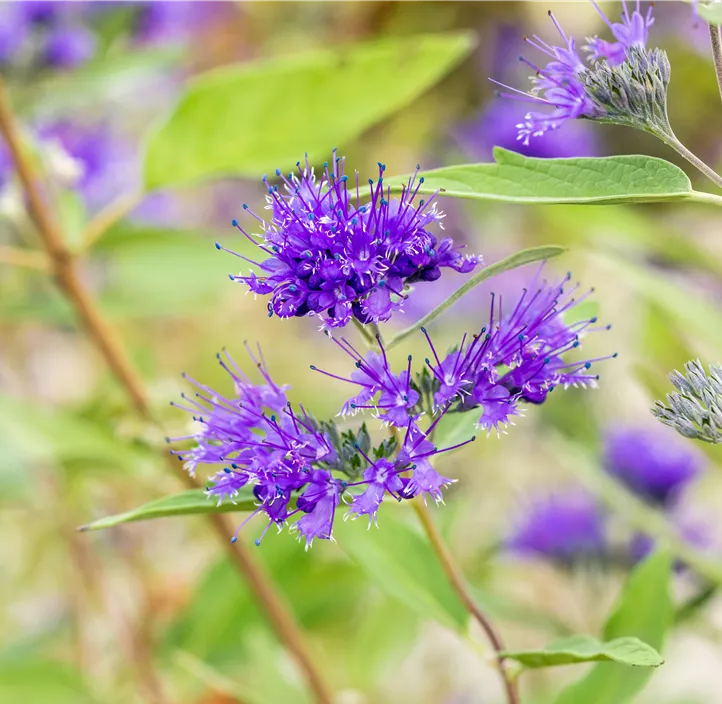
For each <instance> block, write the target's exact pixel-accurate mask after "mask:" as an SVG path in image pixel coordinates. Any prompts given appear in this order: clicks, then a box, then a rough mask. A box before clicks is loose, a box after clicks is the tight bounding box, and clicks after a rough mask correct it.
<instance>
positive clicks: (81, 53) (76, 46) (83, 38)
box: [44, 26, 96, 68]
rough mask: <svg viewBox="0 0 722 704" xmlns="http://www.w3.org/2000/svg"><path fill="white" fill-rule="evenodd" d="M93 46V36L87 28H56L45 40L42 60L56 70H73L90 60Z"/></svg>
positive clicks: (93, 49) (93, 51)
mask: <svg viewBox="0 0 722 704" xmlns="http://www.w3.org/2000/svg"><path fill="white" fill-rule="evenodd" d="M95 44H96V42H95V35H94V34H93V33H92V32H91V31H90V30H89V29H88V28H87V27H82V26H75V27H62V26H61V27H57V28H55V29H53V30H52V31H51V32H50V34H49V35H48V37H47V39H46V43H45V49H44V60H45V62H46V63H47V64H48V65H50V66H55V67H56V68H74V67H76V66H79V65H81V64H84V63H85V62H86V61H88V60H89V59H90V58H92V56H93V54H94V53H95Z"/></svg>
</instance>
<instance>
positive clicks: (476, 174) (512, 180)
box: [384, 147, 706, 204]
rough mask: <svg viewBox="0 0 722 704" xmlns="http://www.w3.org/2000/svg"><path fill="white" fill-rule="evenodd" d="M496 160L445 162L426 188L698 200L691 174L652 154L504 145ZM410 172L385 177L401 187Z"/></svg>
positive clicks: (586, 199)
mask: <svg viewBox="0 0 722 704" xmlns="http://www.w3.org/2000/svg"><path fill="white" fill-rule="evenodd" d="M494 159H495V160H496V162H495V163H489V164H460V165H458V166H445V167H443V168H440V169H435V170H433V171H427V172H425V173H424V174H423V176H424V183H423V184H422V185H421V188H420V192H421V193H435V192H436V191H440V195H443V196H449V197H452V198H471V199H475V200H494V201H503V202H507V203H573V204H581V203H591V204H594V203H598V204H614V203H648V202H657V201H670V200H685V199H697V198H698V197H699V196H706V194H697V193H696V192H695V191H693V190H692V184H691V183H690V180H689V178H688V177H687V175H686V174H685V173H684V171H682V170H681V169H679V168H678V167H676V166H675V165H674V164H670V163H669V162H668V161H664V159H657V158H654V157H649V156H640V155H633V156H610V157H603V158H597V157H584V158H581V157H580V158H573V159H537V158H532V157H526V156H522V155H521V154H517V153H516V152H511V151H507V150H506V149H502V148H500V147H496V148H495V149H494ZM408 179H409V177H408V176H394V177H391V178H386V179H384V183H385V184H386V185H387V186H391V188H392V190H400V188H401V187H402V185H403V184H405V183H407V182H408Z"/></svg>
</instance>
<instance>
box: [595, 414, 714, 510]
mask: <svg viewBox="0 0 722 704" xmlns="http://www.w3.org/2000/svg"><path fill="white" fill-rule="evenodd" d="M703 465H704V456H703V455H702V454H701V453H700V452H698V451H697V450H696V448H694V447H691V446H689V445H687V444H686V443H685V442H684V441H683V440H681V439H680V438H678V437H676V436H675V435H674V434H673V433H672V432H671V431H668V430H664V429H662V428H659V429H658V430H655V429H652V430H649V429H646V428H634V427H632V428H630V427H627V426H622V425H620V426H616V427H613V428H610V429H609V430H608V431H607V432H606V433H605V437H604V466H605V468H606V470H607V471H608V472H609V473H610V474H612V475H613V476H615V477H617V479H619V480H620V481H621V482H623V483H624V484H625V485H626V486H627V487H629V488H630V489H631V490H632V491H634V492H635V493H636V494H638V495H639V496H641V497H642V498H644V499H646V500H648V501H650V502H652V503H655V504H659V505H662V506H669V505H670V504H671V503H672V502H673V501H674V500H675V499H676V498H677V497H678V496H679V493H680V491H681V490H682V489H683V488H684V487H685V486H686V485H687V484H689V483H690V482H691V481H692V480H693V479H695V478H696V477H697V476H698V475H699V473H700V471H701V469H702V466H703Z"/></svg>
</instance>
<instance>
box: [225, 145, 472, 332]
mask: <svg viewBox="0 0 722 704" xmlns="http://www.w3.org/2000/svg"><path fill="white" fill-rule="evenodd" d="M297 167H298V174H294V173H291V174H288V176H283V175H282V174H281V172H280V171H277V172H276V175H277V176H278V177H279V178H280V179H281V181H282V190H279V188H278V186H271V185H270V184H269V182H268V180H267V179H266V178H265V177H264V183H265V184H266V187H267V189H268V195H267V201H268V209H269V210H270V211H271V220H270V222H267V221H265V220H263V219H261V218H260V217H258V216H257V215H255V214H254V213H253V212H251V211H250V210H248V208H247V206H245V205H244V208H245V209H246V210H247V211H248V212H249V213H250V214H251V215H252V216H253V217H254V218H255V219H256V220H257V221H258V222H259V223H260V225H261V229H262V236H263V243H261V244H259V243H258V242H256V240H255V239H253V237H251V235H249V234H248V233H247V232H246V231H245V230H243V229H242V228H241V227H240V225H239V224H238V223H237V221H235V220H234V221H233V224H234V226H235V227H237V228H238V229H239V230H240V231H241V232H242V233H243V234H244V235H245V236H246V237H247V238H248V239H249V240H250V241H252V242H253V243H254V244H256V245H257V246H258V247H259V249H260V250H261V251H262V252H263V253H264V254H266V255H267V258H266V259H264V260H263V261H261V262H260V263H257V262H254V261H252V260H249V259H246V258H245V257H242V256H241V255H239V254H237V255H236V256H239V257H241V258H242V259H244V260H246V261H248V262H249V263H251V264H253V265H255V266H257V267H258V269H259V270H260V274H256V273H255V272H254V273H251V274H249V275H239V276H232V277H231V279H232V280H234V281H238V282H240V283H243V284H245V285H247V286H248V288H249V289H250V290H251V291H253V292H254V293H257V294H261V295H270V296H271V300H270V302H269V303H268V311H269V315H272V314H274V313H275V314H276V315H278V316H279V317H281V318H289V317H292V316H305V315H317V316H319V317H320V318H321V319H322V321H323V324H324V325H327V326H329V327H342V326H345V325H347V324H348V323H349V322H350V321H351V319H352V318H354V317H355V318H356V319H357V320H358V321H360V322H361V323H364V324H366V323H378V322H381V321H385V320H388V319H389V318H390V317H391V314H392V313H393V312H394V311H398V310H400V309H401V307H402V304H403V301H404V299H405V298H406V294H405V292H404V287H405V286H406V285H407V284H412V283H414V282H417V281H435V280H436V279H438V278H439V276H440V275H441V269H442V268H443V267H450V268H452V269H455V270H456V271H459V272H461V273H468V272H470V271H471V270H472V269H473V268H474V267H475V266H476V265H477V264H478V263H479V262H480V258H479V257H475V256H463V255H462V254H460V252H459V251H458V249H457V248H455V247H454V245H453V242H452V240H451V239H450V238H448V237H447V238H443V239H441V240H439V239H437V237H436V236H435V235H434V234H432V232H431V231H430V229H429V228H430V227H431V226H432V225H435V224H439V223H440V221H441V218H442V217H443V216H442V214H441V213H440V212H439V211H438V210H437V208H436V204H435V199H434V196H431V197H430V198H428V199H427V200H424V199H420V200H417V195H418V191H419V188H420V186H421V184H422V183H423V181H424V179H423V177H420V178H419V177H418V167H417V172H416V173H415V174H414V176H413V178H412V179H411V181H410V182H409V183H408V185H407V186H405V187H404V189H403V190H402V192H401V194H400V195H399V197H398V198H392V197H391V192H390V189H387V188H385V186H384V179H383V174H384V170H385V168H386V167H385V166H384V165H383V164H379V177H378V180H377V181H375V182H374V181H373V180H372V179H369V181H368V199H369V200H368V202H366V203H362V196H361V187H360V184H359V177H358V174H356V178H355V184H352V185H349V183H348V176H347V175H345V174H344V160H343V159H342V158H339V157H337V156H336V152H335V151H334V152H333V160H332V162H331V164H330V165H329V164H328V163H325V164H324V166H323V174H322V176H321V178H320V179H317V178H316V176H315V174H314V171H313V169H312V168H311V167H310V165H309V164H308V160H307V161H306V163H305V165H304V166H301V164H300V162H299V163H298V164H297ZM216 246H217V247H218V248H219V249H224V248H223V247H221V245H220V244H218V245H216ZM226 251H230V250H226ZM232 253H233V254H235V252H232Z"/></svg>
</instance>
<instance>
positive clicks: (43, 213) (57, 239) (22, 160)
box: [0, 79, 148, 415]
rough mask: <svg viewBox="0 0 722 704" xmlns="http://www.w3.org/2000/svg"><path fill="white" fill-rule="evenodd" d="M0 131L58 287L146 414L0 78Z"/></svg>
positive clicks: (138, 388)
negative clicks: (44, 191) (46, 199)
mask: <svg viewBox="0 0 722 704" xmlns="http://www.w3.org/2000/svg"><path fill="white" fill-rule="evenodd" d="M0 133H2V136H3V137H4V139H5V142H6V144H7V146H8V149H9V150H10V154H11V155H12V159H13V162H14V164H15V169H16V171H17V175H18V177H19V179H20V182H21V184H22V186H23V190H24V191H25V196H26V199H27V203H28V211H29V213H30V217H31V218H32V219H33V222H34V223H35V226H36V227H37V229H38V233H39V234H40V238H41V239H42V241H43V245H44V246H45V249H46V250H47V253H48V256H49V258H50V261H51V267H52V270H53V272H54V274H55V278H56V280H57V282H58V286H60V288H61V289H62V290H63V292H64V293H65V295H66V296H67V297H68V299H69V300H70V301H71V302H72V304H73V305H74V307H75V309H76V311H77V313H78V316H79V317H80V319H81V320H82V322H83V325H84V326H85V328H86V329H87V330H88V333H89V334H90V336H91V337H92V338H93V340H94V341H95V343H96V345H97V346H98V348H99V349H100V351H101V353H102V355H103V357H104V358H105V361H106V362H107V363H108V366H109V367H110V368H111V369H112V370H113V372H114V374H115V375H116V376H117V377H118V379H119V380H120V382H121V383H122V384H123V386H124V387H125V388H126V389H127V390H128V393H129V394H130V395H131V397H132V398H133V403H134V405H135V406H136V408H138V409H139V410H140V411H141V412H142V413H143V414H144V415H147V412H148V406H147V404H146V400H145V394H144V393H143V386H142V383H141V380H140V378H139V377H138V375H137V374H136V372H135V370H134V369H133V367H132V365H131V363H130V361H129V359H128V358H127V356H126V355H125V352H124V351H123V347H122V346H121V345H120V342H119V340H118V339H117V338H116V335H115V331H114V330H113V329H112V328H111V327H110V326H109V325H108V323H107V322H106V321H105V319H104V318H103V316H102V314H101V313H100V311H99V310H98V308H97V306H96V304H95V301H94V300H93V298H92V297H91V296H90V294H89V293H88V290H87V289H86V288H85V286H84V285H83V284H82V282H81V281H80V278H79V276H78V271H77V262H76V260H75V258H74V257H73V256H72V254H71V252H70V251H69V250H68V247H67V245H66V242H65V239H64V237H63V234H62V232H61V231H60V229H59V228H58V227H57V225H56V223H55V221H54V220H53V218H52V217H51V216H50V211H49V209H48V208H46V207H45V206H44V204H43V199H42V197H41V188H40V184H39V182H38V181H37V179H36V177H35V173H34V170H33V168H32V166H31V163H30V161H29V160H28V158H27V156H26V154H25V152H24V149H23V144H22V140H21V137H20V132H19V130H18V127H17V124H16V123H15V118H14V116H13V113H12V110H11V108H10V102H9V100H8V96H7V91H6V89H5V85H4V83H3V81H2V80H1V79H0Z"/></svg>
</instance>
